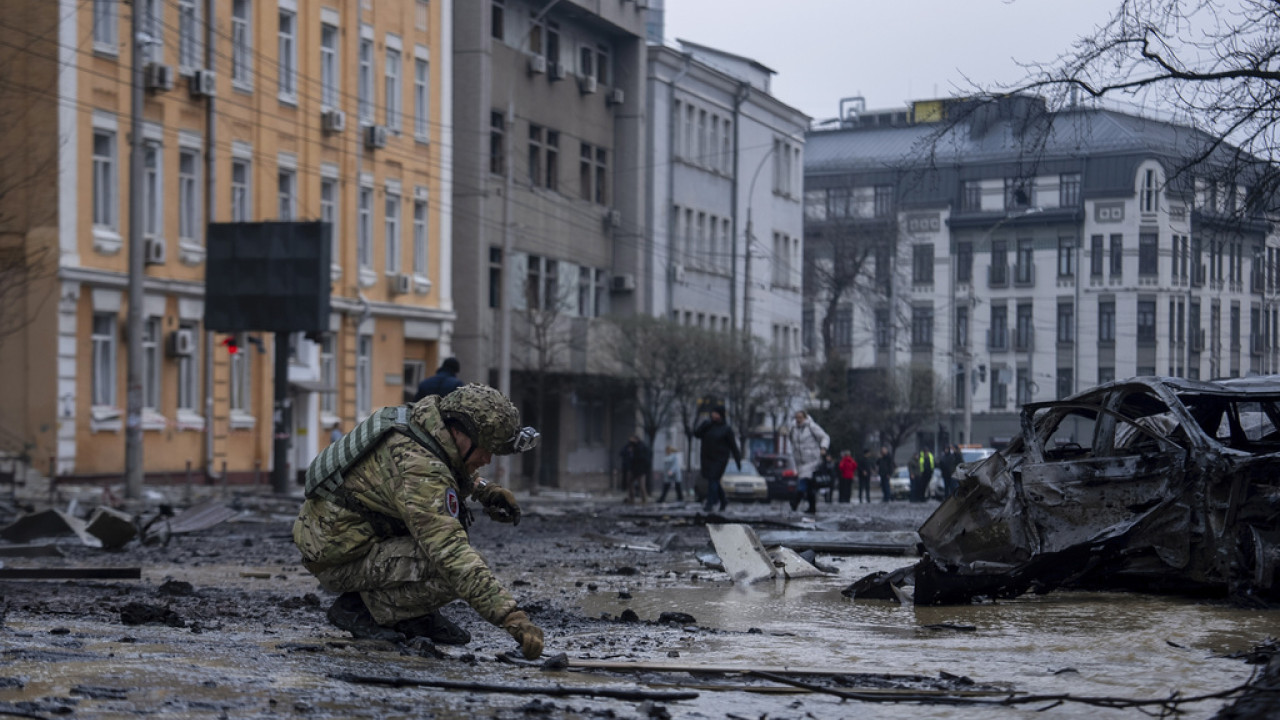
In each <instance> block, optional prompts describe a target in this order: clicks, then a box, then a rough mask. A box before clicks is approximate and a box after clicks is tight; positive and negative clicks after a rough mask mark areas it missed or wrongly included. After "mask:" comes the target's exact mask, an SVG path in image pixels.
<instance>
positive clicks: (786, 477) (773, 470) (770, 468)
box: [755, 453, 798, 500]
mask: <svg viewBox="0 0 1280 720" xmlns="http://www.w3.org/2000/svg"><path fill="white" fill-rule="evenodd" d="M755 464H756V470H758V471H759V472H760V475H761V476H762V477H764V479H765V482H766V483H767V484H768V485H769V499H770V500H787V499H789V498H790V497H791V493H793V492H795V489H796V480H797V479H798V478H797V476H796V461H795V459H794V458H792V457H791V456H790V455H785V454H781V453H760V454H759V455H756V458H755Z"/></svg>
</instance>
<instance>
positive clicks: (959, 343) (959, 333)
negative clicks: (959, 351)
mask: <svg viewBox="0 0 1280 720" xmlns="http://www.w3.org/2000/svg"><path fill="white" fill-rule="evenodd" d="M955 345H956V347H957V348H967V347H969V308H967V307H963V306H962V307H958V308H956V342H955Z"/></svg>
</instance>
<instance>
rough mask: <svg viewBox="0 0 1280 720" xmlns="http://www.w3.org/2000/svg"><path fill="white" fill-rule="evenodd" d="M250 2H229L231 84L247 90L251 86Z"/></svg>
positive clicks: (251, 35)
mask: <svg viewBox="0 0 1280 720" xmlns="http://www.w3.org/2000/svg"><path fill="white" fill-rule="evenodd" d="M249 2H250V0H231V83H232V84H233V85H235V86H236V87H239V88H242V89H247V88H250V87H252V86H253V33H252V30H251V28H252V25H250V18H251V17H252V16H251V14H250V12H249Z"/></svg>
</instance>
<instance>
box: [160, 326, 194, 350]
mask: <svg viewBox="0 0 1280 720" xmlns="http://www.w3.org/2000/svg"><path fill="white" fill-rule="evenodd" d="M166 349H167V350H168V352H169V357H189V356H191V355H195V354H196V331H195V330H192V329H191V328H178V329H177V330H174V331H173V332H171V333H169V344H168V347H167V348H166Z"/></svg>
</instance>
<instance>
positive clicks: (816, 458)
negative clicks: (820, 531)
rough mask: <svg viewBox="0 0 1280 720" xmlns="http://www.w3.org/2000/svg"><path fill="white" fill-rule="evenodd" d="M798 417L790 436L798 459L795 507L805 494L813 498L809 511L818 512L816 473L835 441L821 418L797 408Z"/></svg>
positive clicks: (793, 494)
mask: <svg viewBox="0 0 1280 720" xmlns="http://www.w3.org/2000/svg"><path fill="white" fill-rule="evenodd" d="M795 417H796V421H795V424H794V425H792V426H791V432H790V433H789V435H788V437H789V439H790V440H791V455H792V457H794V458H795V461H796V476H797V477H798V478H799V480H798V481H797V483H796V491H795V492H794V493H792V494H791V509H792V510H795V509H796V508H798V507H800V500H801V498H802V497H803V498H804V499H806V500H808V501H809V507H808V508H807V509H806V510H805V512H806V513H807V514H809V515H814V514H817V512H818V481H817V479H815V478H814V474H815V473H816V472H817V470H818V468H819V466H820V465H822V464H823V463H824V462H825V460H824V458H825V457H826V455H827V448H828V447H830V445H831V438H830V437H829V436H828V435H827V433H826V431H825V430H823V429H822V427H821V426H820V425H818V423H817V421H815V420H814V419H813V418H811V417H809V413H807V412H805V411H803V410H797V411H796V416H795Z"/></svg>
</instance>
